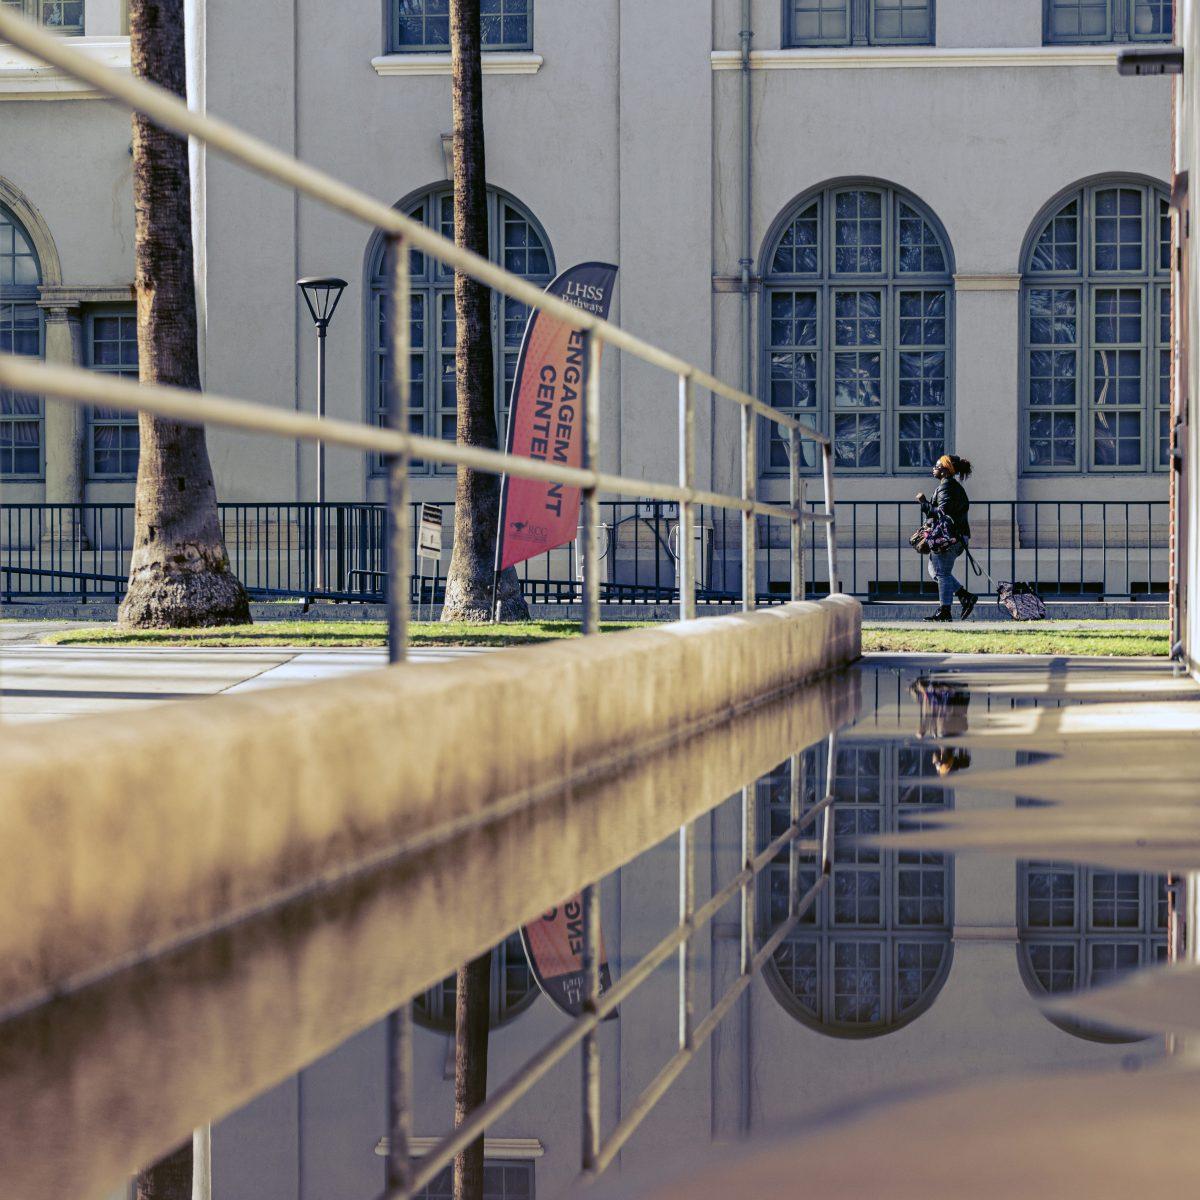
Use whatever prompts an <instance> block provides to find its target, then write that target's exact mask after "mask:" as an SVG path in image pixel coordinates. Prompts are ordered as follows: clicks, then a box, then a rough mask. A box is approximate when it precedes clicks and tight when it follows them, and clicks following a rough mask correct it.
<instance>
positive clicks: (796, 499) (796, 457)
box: [788, 429, 805, 600]
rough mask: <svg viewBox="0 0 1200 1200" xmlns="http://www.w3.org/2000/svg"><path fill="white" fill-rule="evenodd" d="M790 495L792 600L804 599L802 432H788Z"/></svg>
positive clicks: (794, 430) (796, 430)
mask: <svg viewBox="0 0 1200 1200" xmlns="http://www.w3.org/2000/svg"><path fill="white" fill-rule="evenodd" d="M788 450H789V453H788V485H789V486H788V495H789V498H790V501H791V505H792V508H794V509H795V510H796V515H795V517H793V518H792V527H791V534H792V544H791V551H792V555H791V557H792V570H791V575H792V599H793V600H803V599H804V592H805V587H804V491H805V487H804V480H803V479H801V478H800V451H801V443H800V430H798V429H789V430H788Z"/></svg>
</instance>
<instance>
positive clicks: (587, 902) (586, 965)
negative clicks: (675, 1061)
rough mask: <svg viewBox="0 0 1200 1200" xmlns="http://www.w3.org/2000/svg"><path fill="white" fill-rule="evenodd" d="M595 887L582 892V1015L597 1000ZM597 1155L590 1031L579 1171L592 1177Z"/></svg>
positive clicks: (596, 1051)
mask: <svg viewBox="0 0 1200 1200" xmlns="http://www.w3.org/2000/svg"><path fill="white" fill-rule="evenodd" d="M599 949H600V895H599V885H598V884H589V885H588V886H587V887H585V888H584V889H583V1011H584V1012H585V1013H594V1012H595V1011H596V1002H597V1001H598V1000H599V999H600V955H599ZM599 1154H600V1043H599V1039H598V1036H597V1031H596V1030H595V1029H592V1030H591V1031H590V1032H589V1033H588V1034H587V1036H586V1037H585V1038H584V1039H583V1171H584V1174H592V1173H594V1172H595V1170H596V1159H597V1158H598V1157H599Z"/></svg>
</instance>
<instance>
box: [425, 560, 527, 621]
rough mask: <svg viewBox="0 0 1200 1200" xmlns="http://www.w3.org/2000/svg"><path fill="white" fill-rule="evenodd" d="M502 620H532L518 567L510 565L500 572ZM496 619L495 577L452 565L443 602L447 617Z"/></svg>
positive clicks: (463, 619) (497, 596)
mask: <svg viewBox="0 0 1200 1200" xmlns="http://www.w3.org/2000/svg"><path fill="white" fill-rule="evenodd" d="M496 599H497V601H498V602H499V605H500V620H501V621H528V620H529V605H528V604H526V603H525V596H524V594H523V593H522V591H521V581H520V580H519V579H518V578H517V572H516V569H515V568H513V567H506V568H505V569H504V570H503V571H501V572H500V583H499V585H498V587H497V588H496ZM491 619H492V578H491V572H490V571H489V572H488V573H487V576H486V578H484V579H480V578H477V577H468V578H466V579H464V578H463V577H462V574H461V573H458V572H455V571H454V570H453V568H452V569H451V571H450V573H449V575H448V576H447V579H446V599H445V601H444V603H443V604H442V620H443V621H468V622H473V623H474V624H486V623H487V622H489V621H490V620H491Z"/></svg>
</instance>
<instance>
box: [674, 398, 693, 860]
mask: <svg viewBox="0 0 1200 1200" xmlns="http://www.w3.org/2000/svg"><path fill="white" fill-rule="evenodd" d="M679 486H680V487H682V488H693V487H695V486H696V413H695V405H694V404H693V403H692V380H691V376H690V375H680V376H679ZM678 536H679V556H678V567H677V572H678V577H679V578H678V582H679V619H680V620H681V621H690V620H692V619H693V618H694V617H695V615H696V516H695V513H694V512H693V510H692V502H691V501H690V500H686V499H685V500H681V501H680V503H679V535H678ZM681 853H682V850H681Z"/></svg>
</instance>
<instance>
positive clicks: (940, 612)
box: [925, 604, 954, 621]
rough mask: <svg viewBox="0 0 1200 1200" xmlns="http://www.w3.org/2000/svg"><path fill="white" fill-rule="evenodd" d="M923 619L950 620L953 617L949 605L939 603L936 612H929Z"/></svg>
mask: <svg viewBox="0 0 1200 1200" xmlns="http://www.w3.org/2000/svg"><path fill="white" fill-rule="evenodd" d="M925 620H926V621H952V620H954V617H953V616H952V615H951V612H950V605H948V604H939V605H938V609H937V612H933V613H930V614H929V616H927V617H926V618H925Z"/></svg>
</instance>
